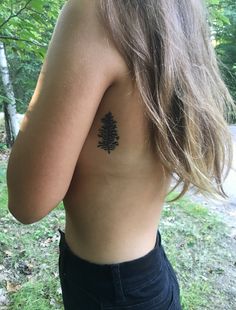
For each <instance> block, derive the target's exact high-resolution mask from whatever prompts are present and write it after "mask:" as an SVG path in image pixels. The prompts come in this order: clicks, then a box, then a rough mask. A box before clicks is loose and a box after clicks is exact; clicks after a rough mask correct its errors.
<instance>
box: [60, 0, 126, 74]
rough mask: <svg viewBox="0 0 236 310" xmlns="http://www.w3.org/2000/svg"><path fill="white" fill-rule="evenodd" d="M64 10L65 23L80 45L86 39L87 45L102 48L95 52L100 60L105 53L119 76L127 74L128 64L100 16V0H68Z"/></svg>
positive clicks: (114, 71)
mask: <svg viewBox="0 0 236 310" xmlns="http://www.w3.org/2000/svg"><path fill="white" fill-rule="evenodd" d="M62 11H64V12H62V14H65V17H66V16H67V18H65V19H66V20H65V23H68V24H69V25H68V26H69V28H70V29H71V32H70V34H71V35H72V37H73V39H75V40H76V39H77V38H78V39H79V40H78V42H80V46H81V44H82V41H83V40H84V42H83V43H84V46H85V47H88V46H91V45H93V46H94V51H95V52H96V49H98V51H101V49H102V53H101V52H100V53H95V54H97V55H98V57H99V59H100V60H101V55H103V57H104V59H106V61H107V62H108V63H111V64H112V65H111V68H112V71H113V73H116V74H117V78H119V77H122V76H123V75H124V74H125V75H126V74H127V72H128V67H127V64H126V62H125V60H124V58H123V56H122V55H121V54H120V52H119V51H118V50H117V48H116V47H115V44H114V42H113V41H112V40H111V38H110V37H109V35H108V32H107V27H106V26H104V24H103V23H102V22H101V19H100V17H99V0H67V2H66V3H65V4H64V6H63V9H62ZM72 28H73V29H72Z"/></svg>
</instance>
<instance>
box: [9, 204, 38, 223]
mask: <svg viewBox="0 0 236 310" xmlns="http://www.w3.org/2000/svg"><path fill="white" fill-rule="evenodd" d="M8 210H9V212H10V213H11V215H12V216H13V217H14V218H15V219H16V220H17V221H18V222H20V223H21V224H24V225H29V224H33V223H35V222H38V221H39V220H40V218H38V217H35V216H30V215H29V213H28V214H27V213H24V212H22V209H21V208H20V207H19V206H17V207H15V208H14V207H12V206H11V205H9V204H8Z"/></svg>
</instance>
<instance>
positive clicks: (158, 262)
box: [58, 228, 163, 290]
mask: <svg viewBox="0 0 236 310" xmlns="http://www.w3.org/2000/svg"><path fill="white" fill-rule="evenodd" d="M58 231H59V232H60V236H61V238H60V244H59V246H60V252H62V251H63V250H64V251H65V252H64V253H65V264H66V270H68V272H69V273H70V275H68V276H69V277H70V279H74V281H76V282H77V283H78V284H79V282H81V283H83V285H86V283H87V286H91V285H92V284H94V283H99V284H98V287H97V289H99V288H101V289H104V288H105V287H107V288H108V286H109V285H110V283H111V281H112V274H114V271H115V272H118V273H119V277H120V278H121V280H122V283H123V285H125V286H126V288H127V290H128V289H129V287H130V288H132V289H135V286H137V287H138V286H140V284H141V283H143V282H145V279H147V281H150V280H151V279H152V278H156V277H157V276H158V274H160V273H161V270H162V261H163V247H162V243H161V234H160V231H159V229H158V230H157V235H156V243H155V246H154V248H153V249H152V250H151V251H149V252H148V253H147V254H145V255H144V256H141V257H139V258H136V259H134V260H129V261H124V262H121V263H113V264H97V263H93V262H89V261H87V260H85V259H83V258H81V257H79V256H78V255H75V254H74V253H73V252H72V251H71V249H70V247H69V246H68V244H67V243H66V240H65V233H64V232H63V231H61V229H60V228H59V229H58Z"/></svg>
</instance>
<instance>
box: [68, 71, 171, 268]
mask: <svg viewBox="0 0 236 310" xmlns="http://www.w3.org/2000/svg"><path fill="white" fill-rule="evenodd" d="M137 93H138V92H137V91H136V90H135V91H133V92H132V87H131V78H130V76H129V75H128V74H126V73H125V72H124V75H123V77H122V78H121V79H120V80H119V81H118V82H117V83H115V84H114V85H113V86H112V87H110V88H109V89H108V90H107V92H106V93H105V95H104V97H103V99H102V101H101V103H100V106H99V109H98V111H97V114H96V116H95V119H94V122H93V124H92V127H91V130H90V132H89V134H88V136H87V139H86V141H85V143H84V146H83V149H82V151H81V153H80V156H79V159H78V162H77V165H76V169H75V171H74V175H73V179H72V182H71V185H70V187H69V190H68V192H67V194H66V196H65V198H64V200H63V203H64V207H65V211H66V227H65V235H66V240H67V243H68V244H69V246H70V248H71V250H72V251H73V252H74V253H75V254H76V255H78V256H80V257H82V258H84V259H87V260H88V261H91V262H95V263H101V264H103V263H108V264H109V263H118V262H122V261H127V260H132V259H135V258H138V257H141V256H143V255H145V254H146V253H148V252H149V251H150V250H151V249H152V248H153V247H154V244H155V240H156V233H157V229H158V224H159V220H160V216H161V211H162V208H163V202H164V199H165V195H166V193H167V191H168V190H169V184H170V177H169V175H165V173H164V170H163V166H162V165H161V164H160V162H159V161H158V159H157V156H155V155H154V154H153V153H152V152H151V150H150V148H148V145H147V137H148V128H147V120H146V119H145V117H144V110H143V105H142V104H141V102H140V101H139V100H138V96H137ZM109 112H110V113H109ZM105 116H106V117H105ZM104 117H105V119H106V120H104V121H102V119H104ZM110 124H113V125H114V124H115V125H116V127H114V128H113V130H114V131H113V136H111V139H110V141H107V140H106V138H105V137H98V134H99V130H100V129H102V128H103V132H104V133H108V132H110V133H111V127H110ZM99 142H100V145H101V146H99V147H98V144H99ZM112 145H113V149H112ZM109 148H110V149H109Z"/></svg>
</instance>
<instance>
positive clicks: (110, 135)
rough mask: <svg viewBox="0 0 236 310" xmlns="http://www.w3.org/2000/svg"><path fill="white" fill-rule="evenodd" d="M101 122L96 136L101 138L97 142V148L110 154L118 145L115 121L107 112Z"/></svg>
mask: <svg viewBox="0 0 236 310" xmlns="http://www.w3.org/2000/svg"><path fill="white" fill-rule="evenodd" d="M101 121H102V123H103V125H102V127H101V128H100V129H99V131H98V132H99V134H98V135H97V136H98V137H100V138H102V140H101V141H99V142H98V145H97V147H100V148H102V149H103V150H105V151H107V152H108V154H110V152H111V151H113V150H114V149H115V148H116V146H117V145H119V143H118V140H119V138H120V137H119V136H118V134H117V126H116V123H117V121H115V120H114V118H113V115H112V113H111V112H108V113H107V114H106V115H105V116H104V117H103V118H102V119H101Z"/></svg>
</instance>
